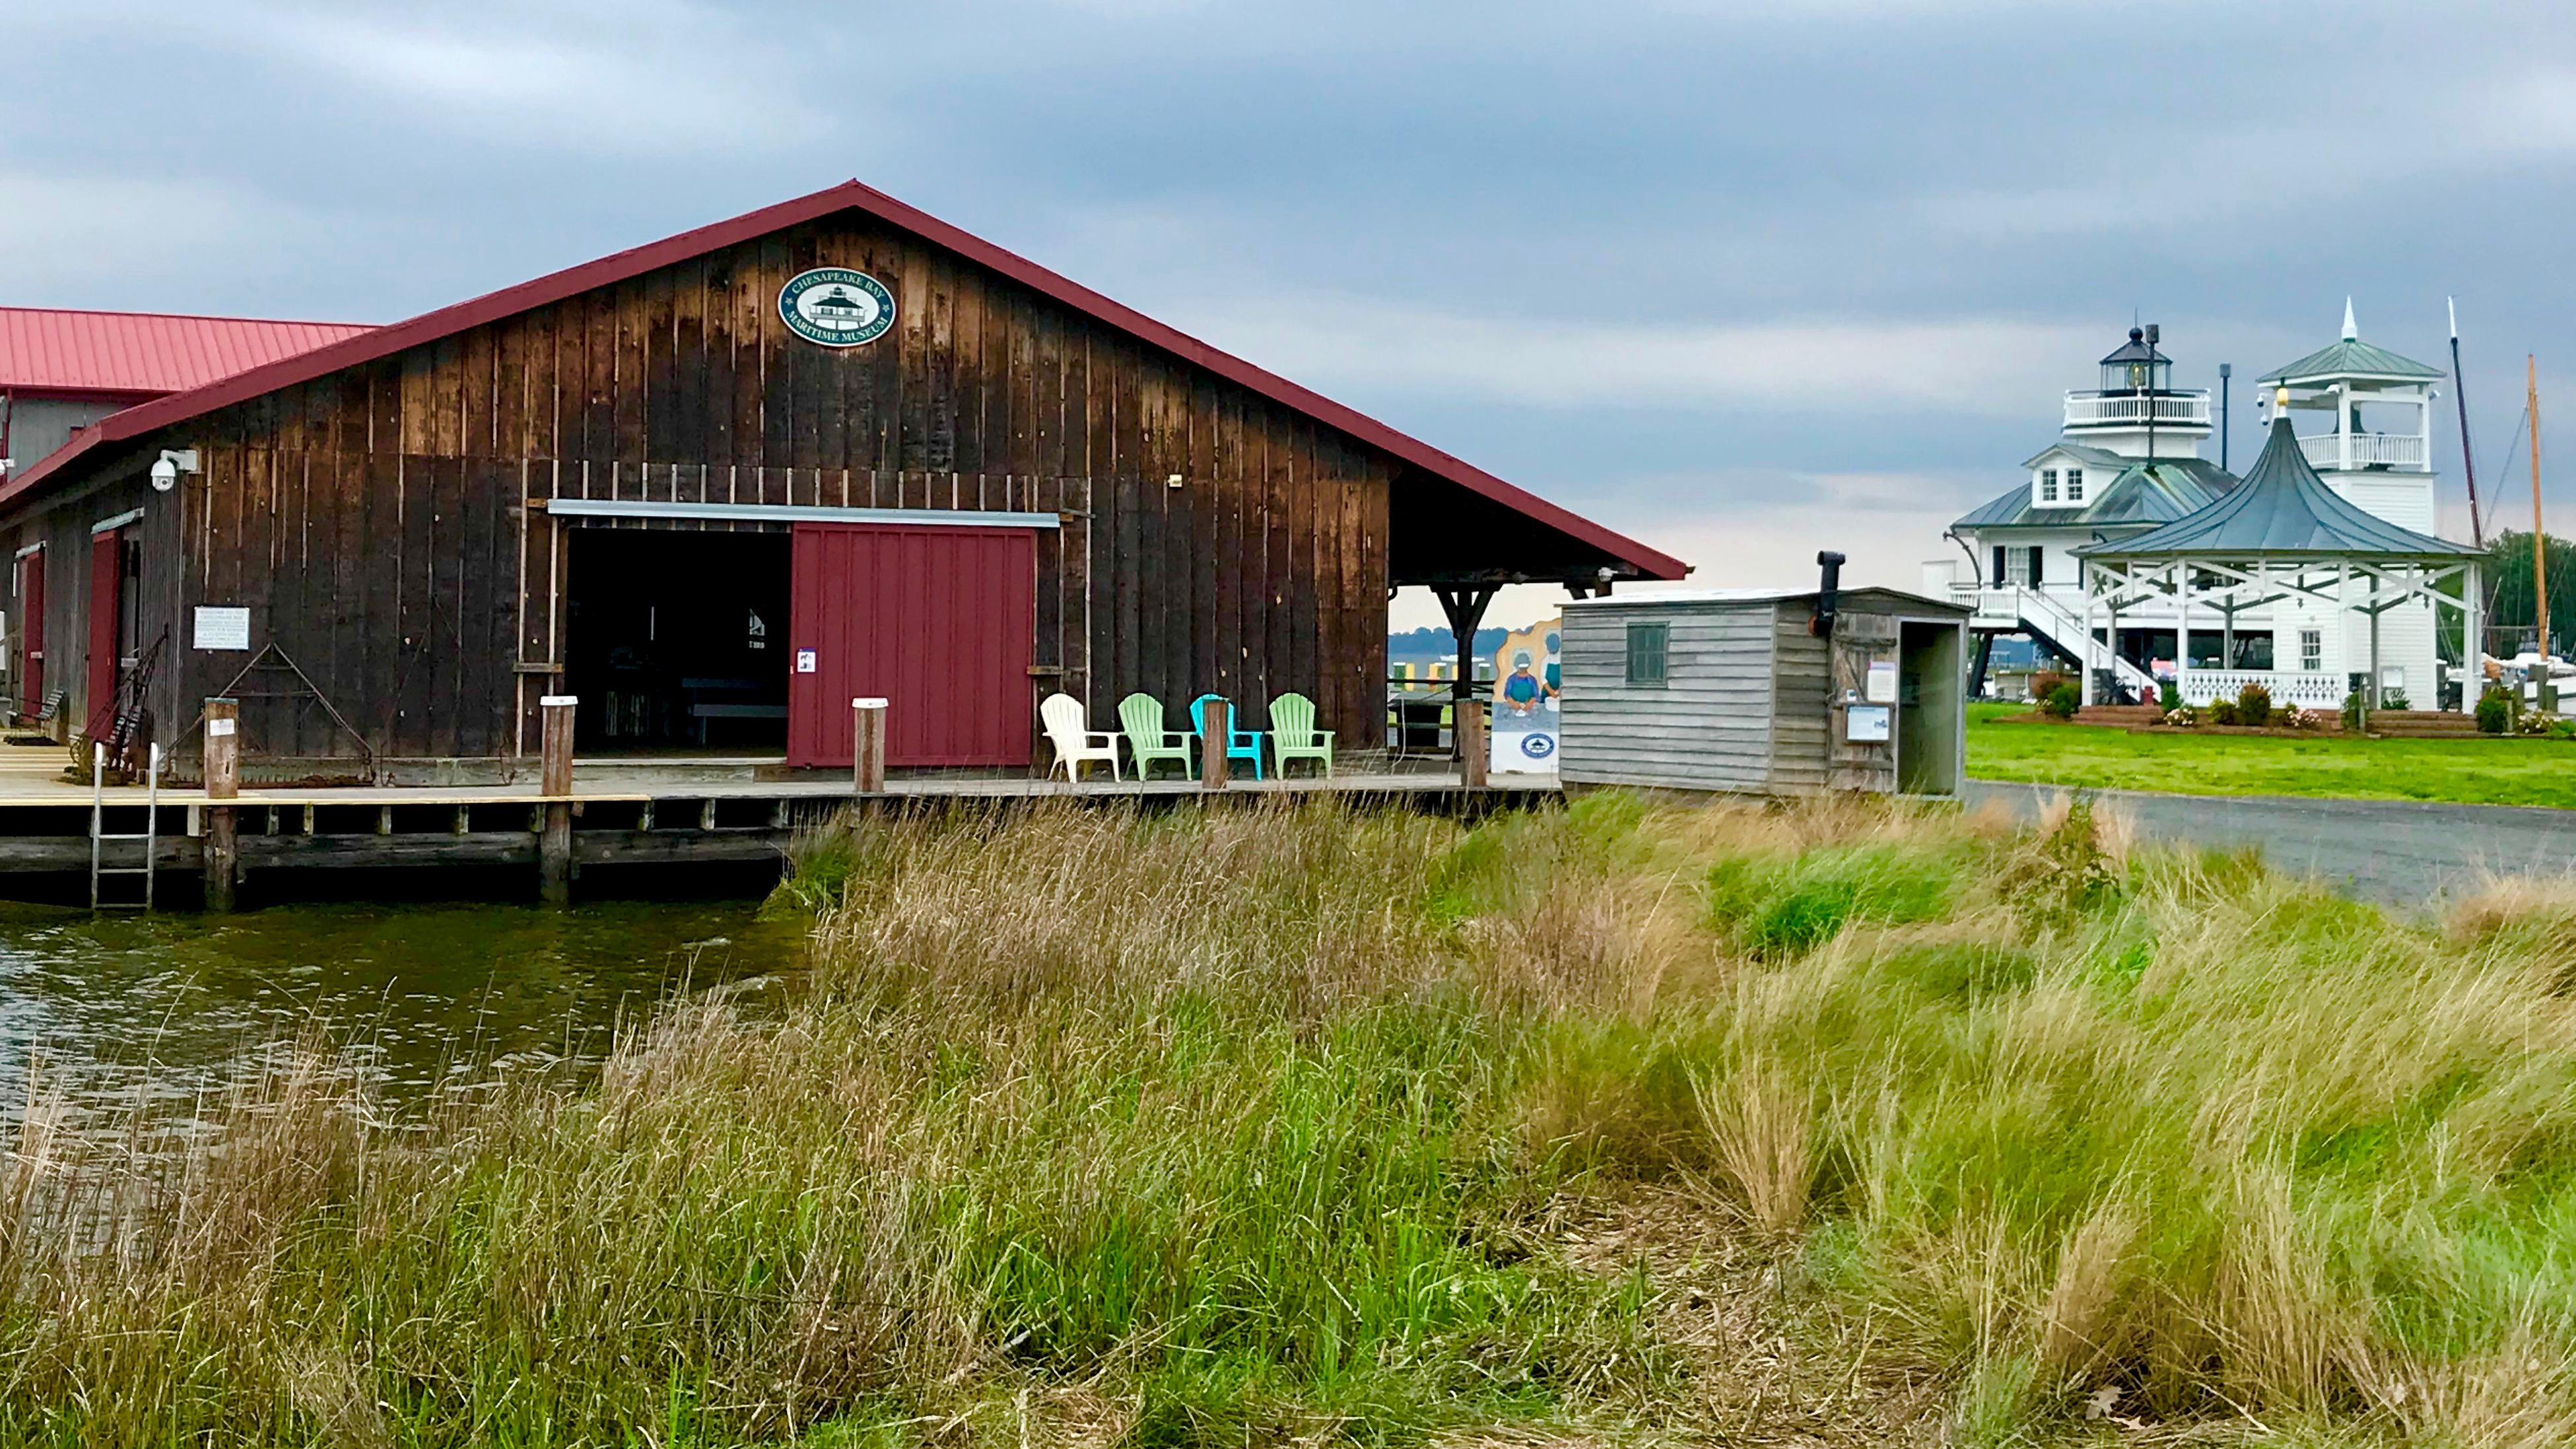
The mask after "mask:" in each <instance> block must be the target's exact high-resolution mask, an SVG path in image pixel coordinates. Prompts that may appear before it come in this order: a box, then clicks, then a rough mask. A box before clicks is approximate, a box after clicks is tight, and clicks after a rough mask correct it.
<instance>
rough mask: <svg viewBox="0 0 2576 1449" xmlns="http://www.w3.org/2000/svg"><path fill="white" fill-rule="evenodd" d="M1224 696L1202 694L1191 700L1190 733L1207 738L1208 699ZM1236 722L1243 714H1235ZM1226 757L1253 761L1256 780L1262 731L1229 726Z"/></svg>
mask: <svg viewBox="0 0 2576 1449" xmlns="http://www.w3.org/2000/svg"><path fill="white" fill-rule="evenodd" d="M1224 698H1225V696H1224V695H1222V694H1202V695H1200V696H1199V697H1198V698H1196V699H1194V700H1191V701H1190V733H1192V734H1194V735H1196V736H1198V737H1199V738H1200V739H1203V740H1204V739H1206V738H1207V707H1208V701H1209V700H1211V699H1215V700H1222V699H1224ZM1235 722H1236V723H1241V722H1242V716H1241V715H1237V716H1235ZM1225 757H1226V758H1227V759H1229V760H1250V761H1251V762H1252V778H1254V779H1256V780H1258V779H1260V778H1261V731H1259V730H1239V729H1232V728H1229V729H1228V730H1227V731H1226V740H1225Z"/></svg>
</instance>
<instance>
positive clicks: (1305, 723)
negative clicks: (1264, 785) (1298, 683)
mask: <svg viewBox="0 0 2576 1449" xmlns="http://www.w3.org/2000/svg"><path fill="white" fill-rule="evenodd" d="M1270 758H1271V759H1272V761H1274V762H1275V764H1276V767H1277V769H1278V771H1279V778H1280V779H1283V780H1285V779H1287V778H1288V762H1289V761H1290V760H1313V761H1315V762H1316V763H1317V764H1320V765H1322V766H1323V767H1324V774H1325V775H1326V777H1328V778H1329V777H1330V776H1331V775H1332V773H1333V732H1332V731H1331V730H1319V729H1317V728H1315V702H1314V701H1313V700H1311V699H1308V698H1307V697H1306V696H1304V695H1302V694H1283V695H1281V696H1279V697H1278V698H1277V699H1274V700H1272V701H1270Z"/></svg>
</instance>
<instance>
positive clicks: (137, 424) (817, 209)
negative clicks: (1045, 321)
mask: <svg viewBox="0 0 2576 1449" xmlns="http://www.w3.org/2000/svg"><path fill="white" fill-rule="evenodd" d="M840 211H862V212H865V213H867V214H868V215H870V216H873V217H875V218H877V219H878V220H879V221H883V222H885V223H887V224H888V225H890V226H895V227H900V228H902V229H903V230H905V231H908V232H911V233H912V234H913V235H915V236H918V237H920V238H921V239H923V240H924V241H928V242H931V243H933V244H934V245H937V246H942V247H945V248H947V249H948V250H950V251H952V252H955V253H957V254H958V255H960V256H963V257H965V258H967V259H968V260H969V261H973V262H977V263H980V264H982V265H984V266H987V267H990V268H992V269H993V270H994V271H997V272H1000V273H1001V274H1002V275H1004V276H1006V277H1009V278H1011V279H1012V280H1013V281H1016V282H1018V283H1020V284H1021V285H1023V286H1026V287H1029V288H1031V289H1032V290H1034V291H1037V292H1040V293H1043V294H1044V295H1046V296H1048V297H1052V298H1054V299H1055V300H1056V301H1058V302H1061V303H1063V304H1064V305H1066V306H1068V307H1072V308H1074V309H1076V310H1077V311H1080V312H1083V313H1086V314H1088V315H1089V316H1091V317H1094V318H1096V319H1098V320H1099V321H1101V322H1103V323H1106V324H1108V325H1109V326H1112V327H1116V328H1118V329H1119V330H1121V331H1123V332H1126V333H1128V334H1129V335H1131V336H1133V337H1135V338H1137V339H1138V340H1140V341H1143V342H1147V343H1151V344H1152V345H1154V346H1156V347H1159V348H1161V349H1163V350H1164V351H1166V352H1169V353H1172V354H1173V355H1175V356H1177V357H1179V358H1181V359H1182V360H1184V361H1187V362H1193V363H1196V364H1198V365H1199V366H1201V367H1204V368H1206V369H1207V370H1208V371H1210V372H1213V373H1215V374H1217V375H1218V376H1219V377H1223V378H1226V379H1228V380H1230V381H1232V382H1235V383H1238V384H1240V385H1242V386H1244V387H1246V388H1249V389H1251V390H1252V391H1254V392H1256V393H1259V394H1261V395H1262V396H1264V397H1267V398H1269V399H1271V400H1272V401H1273V402H1277V403H1279V404H1281V405H1283V406H1286V407H1291V408H1295V409H1296V410H1297V411H1299V412H1302V413H1304V414H1306V415H1307V416H1308V417H1311V418H1313V419H1315V420H1316V421H1317V422H1320V423H1324V424H1326V425H1328V426H1331V427H1334V428H1337V429H1339V430H1341V431H1342V432H1344V433H1347V434H1349V435H1350V436H1352V437H1354V438H1356V439H1358V440H1359V441H1361V442H1363V443H1366V444H1368V445H1369V446H1371V447H1374V448H1377V449H1380V450H1382V451H1384V452H1386V453H1388V454H1390V455H1392V456H1394V457H1396V458H1398V459H1400V460H1402V461H1404V462H1406V463H1410V464H1412V465H1413V466H1414V467H1417V468H1420V469H1422V470H1423V471H1424V472H1426V473H1430V474H1433V475H1435V476H1437V477H1439V478H1442V479H1445V480H1447V481H1449V482H1452V483H1455V484H1457V485H1459V486H1460V487H1463V488H1466V489H1467V490H1469V491H1470V492H1473V493H1477V494H1480V495H1482V496H1484V497H1486V498H1490V499H1492V500H1493V501H1495V502H1497V503H1500V504H1502V505H1503V506H1505V507H1507V508H1510V509H1512V510H1513V511H1514V512H1517V513H1520V514H1523V515H1525V516H1527V517H1529V518H1533V519H1536V520H1538V521H1539V522H1541V523H1544V524H1546V525H1547V526H1548V527H1550V528H1554V529H1556V530H1557V531H1558V532H1560V533H1564V534H1566V535H1568V536H1570V537H1573V538H1577V539H1580V540H1582V541H1583V542H1584V543H1587V544H1589V545H1591V546H1592V547H1594V548H1597V549H1600V550H1601V551H1602V552H1604V553H1607V554H1609V555H1610V556H1611V557H1613V558H1616V559H1619V560H1621V561H1623V562H1625V563H1627V564H1628V565H1629V566H1630V567H1632V568H1635V569H1636V570H1637V571H1638V572H1639V573H1640V574H1641V575H1643V576H1644V577H1646V578H1650V579H1679V578H1683V577H1685V576H1687V575H1688V574H1689V572H1690V567H1689V565H1687V564H1685V563H1683V562H1682V561H1681V560H1680V559H1677V558H1674V557H1673V556H1671V555H1670V554H1666V553H1662V552H1659V551H1657V550H1655V549H1651V548H1648V547H1646V546H1645V545H1644V544H1642V543H1639V542H1637V541H1636V540H1635V539H1632V538H1629V537H1626V536H1625V535H1623V534H1619V533H1615V532H1612V531H1611V530H1609V529H1607V528H1603V527H1602V526H1601V525H1599V524H1597V523H1594V522H1593V521H1591V520H1590V519H1588V518H1584V517H1581V516H1580V515H1577V514H1574V513H1570V512H1568V511H1566V510H1565V509H1562V508H1559V507H1557V506H1556V505H1555V504H1553V503H1550V502H1548V501H1547V500H1546V499H1544V498H1541V497H1539V496H1538V495H1536V494H1534V493H1530V492H1528V491H1527V490H1525V489H1521V488H1516V487H1514V486H1512V485H1511V484H1509V483H1506V482H1504V481H1503V480H1502V479H1500V478H1497V477H1495V476H1494V475H1493V474H1491V473H1488V472H1486V471H1485V470H1483V469H1482V468H1478V467H1475V466H1474V465H1472V464H1469V463H1467V462H1464V461H1462V460H1460V459H1458V458H1453V457H1451V456H1450V455H1449V454H1447V453H1444V452H1442V451H1440V450H1439V449H1437V448H1434V447H1432V446H1431V445H1430V444H1428V443H1425V442H1422V441H1421V440H1420V439H1417V438H1413V437H1410V436H1407V435H1406V434H1403V433H1399V432H1397V431H1396V430H1395V429H1393V428H1390V427H1388V426H1387V425H1386V424H1384V423H1381V422H1379V421H1377V420H1376V419H1375V418H1371V417H1368V416H1366V415H1364V414H1362V413H1359V412H1356V411H1354V410H1352V409H1350V408H1347V407H1344V406H1342V405H1341V404H1340V403H1337V402H1334V401H1333V400H1332V399H1330V398H1328V397H1325V396H1323V395H1322V394H1320V393H1316V392H1313V391H1310V390H1308V389H1306V388H1303V387H1300V386H1298V385H1297V384H1295V383H1293V382H1290V381H1289V380H1287V379H1286V378H1284V377H1281V376H1279V375H1277V374H1276V373H1272V372H1268V371H1266V370H1264V369H1262V368H1259V367H1255V366H1253V365H1252V364H1251V363H1249V362H1246V361H1244V360H1243V359H1242V358H1239V357H1236V356H1234V355H1233V354H1232V353H1228V352H1222V351H1219V350H1218V349H1216V348H1214V347H1210V346H1209V345H1207V344H1206V343H1204V342H1201V341H1199V340H1198V339H1197V338H1195V337H1191V336H1189V335H1188V334H1186V333H1183V332H1180V331H1178V330H1176V329H1174V328H1171V327H1167V326H1165V325H1163V324H1162V323H1160V322H1157V321H1155V320H1154V319H1153V318H1151V317H1148V316H1146V315H1145V314H1144V313H1142V312H1139V311H1137V310H1135V309H1134V308H1132V307H1128V306H1124V305H1122V304H1120V303H1118V302H1114V301H1111V300H1110V299H1109V298H1107V297H1104V296H1102V295H1101V294H1100V293H1098V292H1095V291H1093V290H1091V289H1090V288H1089V287H1086V286H1083V285H1082V284H1081V283H1079V282H1075V281H1072V280H1070V279H1069V278H1066V277H1063V276H1060V275H1058V274H1057V273H1055V272H1052V271H1049V270H1048V269H1046V268H1045V267H1042V266H1039V265H1038V264H1037V263H1035V262H1033V261H1030V260H1028V259H1027V258H1026V257H1022V256H1020V255H1018V254H1017V253H1014V252H1009V251H1005V250H1003V249H1002V248H1000V247H997V246H995V245H993V244H992V243H991V242H988V241H985V240H984V239H983V238H981V237H978V236H974V235H971V234H970V233H967V232H964V231H960V230H959V229H957V228H956V227H953V226H950V225H949V224H948V223H946V222H944V221H941V220H940V219H939V218H937V217H935V216H932V215H931V214H929V213H928V212H925V211H921V210H918V209H916V208H914V207H910V206H906V205H905V204H904V203H902V202H900V201H897V200H895V199H894V198H893V197H891V196H888V195H886V194H885V193H884V192H882V191H879V190H877V189H876V188H875V187H872V186H868V185H865V184H864V183H862V182H859V181H856V180H851V181H845V182H842V183H841V184H840V185H838V186H834V187H829V188H826V189H824V190H822V191H817V192H813V193H811V194H810V195H806V196H800V197H797V198H796V199H795V200H793V201H782V202H780V203H778V204H777V205H775V206H765V207H762V208H761V209H760V210H758V211H751V212H745V213H744V214H742V215H741V216H737V217H735V218H733V219H732V220H730V221H720V222H716V223H714V224H713V225H711V226H702V227H699V228H697V229H696V230H694V231H684V232H681V233H680V234H679V235H677V236H672V237H665V238H663V239H662V240H660V241H657V242H649V243H647V244H645V245H643V246H640V247H630V248H628V249H627V250H625V251H622V252H617V253H615V254H613V255H610V256H605V257H601V258H600V259H599V260H597V261H594V262H584V263H582V264H581V265H580V266H577V267H567V268H565V269H564V270H562V271H560V272H554V273H551V274H549V275H546V276H543V277H538V278H536V279H535V280H533V281H527V282H521V283H519V284H518V285H517V286H514V287H504V288H502V289H501V290H500V291H497V292H491V293H487V294H485V295H484V296H480V297H476V298H473V299H471V300H469V301H464V302H458V303H456V304H454V305H453V306H448V307H441V308H439V309H438V310H437V311H435V312H424V313H422V314H421V315H420V316H417V317H414V318H412V319H411V320H409V321H407V322H395V323H390V324H388V325H386V326H383V327H376V328H371V329H368V330H365V331H362V332H360V333H358V334H357V335H355V336H352V337H347V338H344V339H342V340H340V341H337V342H332V343H330V344H327V345H325V346H322V347H319V348H316V349H314V350H313V351H310V352H304V353H299V354H297V355H295V356H292V357H287V358H282V359H280V360H278V361H275V362H271V363H268V364H266V365H264V366H260V367H254V368H252V369H250V370H249V371H247V372H239V373H235V374H233V375H232V376H230V377H226V378H222V379H220V380H218V381H214V382H209V383H207V384H205V385H203V386H200V387H196V388H192V389H191V390H189V391H186V392H180V393H173V394H171V395H170V396H167V397H162V398H156V399H154V400H152V401H150V402H147V403H142V404H139V405H137V406H135V407H130V408H127V409H126V410H125V411H123V412H121V413H117V414H115V415H113V416H111V417H108V418H105V419H103V420H101V421H100V422H98V423H96V424H93V425H92V426H90V427H87V428H83V429H81V430H80V431H79V432H77V433H74V434H73V435H72V440H71V441H70V442H69V443H66V444H64V445H63V446H62V447H60V448H57V449H55V450H54V451H53V452H52V453H50V454H48V455H47V456H46V457H44V458H43V459H42V460H40V461H38V462H37V464H36V465H35V466H34V467H32V468H30V469H28V470H27V471H26V472H25V473H23V474H21V475H19V476H18V477H17V478H16V479H14V480H12V481H11V482H10V483H9V484H8V485H7V486H5V487H0V503H6V502H8V501H10V500H11V499H13V498H16V497H18V496H19V495H20V494H23V493H25V492H26V491H27V490H29V489H31V488H33V487H35V486H36V485H37V484H39V483H41V482H43V481H44V480H45V479H46V478H48V477H51V476H52V475H54V474H55V473H58V472H61V471H62V470H63V469H64V468H65V467H66V466H68V465H69V464H70V463H72V462H73V461H74V460H75V459H77V458H79V457H80V456H81V455H82V454H83V453H86V452H88V451H89V450H90V449H91V448H94V447H96V446H98V445H99V444H101V443H107V442H119V441H123V440H125V439H129V438H136V437H140V436H142V435H143V434H145V433H148V432H151V431H153V430H154V429H156V428H165V427H168V426H170V425H171V424H173V423H179V422H184V421H186V420H188V419H190V418H193V417H197V416H199V415H201V414H204V413H209V412H213V411H214V410H216V409H217V408H223V407H229V406H231V405H232V404H234V403H237V402H242V401H244V400H246V399H249V398H254V397H258V396H260V395H261V394H263V393H268V392H274V391H276V390H277V389H279V388H283V387H292V386H294V385H295V384H297V383H300V382H309V381H311V380H312V379H314V378H317V377H321V376H323V375H324V374H326V373H332V372H337V371H339V370H340V369H342V368H345V367H353V366H356V365H358V364H360V363H365V362H373V361H375V360H376V359H378V358H382V357H389V356H391V355H393V354H394V353H397V352H400V351H402V350H404V349H405V348H409V347H416V346H418V345H420V344H421V343H424V342H434V341H436V340H438V339H440V338H442V337H449V336H453V335H455V334H456V333H459V332H464V331H467V330H469V329H471V328H475V327H480V326H482V325H483V324H485V323H487V322H496V321H499V320H501V319H502V318H504V317H511V316H515V315H517V314H519V313H521V312H525V311H529V310H531V309H533V308H537V307H543V306H546V305H547V304H549V303H553V302H559V301H562V300H563V299H564V298H566V297H572V296H577V295H579V294H581V293H583V292H588V291H593V290H595V289H597V288H600V287H605V286H609V285H612V284H614V283H617V282H622V281H624V280H626V279H627V278H629V277H636V276H641V275H643V274H644V273H646V272H650V271H654V270H656V269H658V268H662V267H667V266H670V265H672V264H674V263H677V262H684V261H687V260H689V259H690V258H692V257H698V256H704V255H706V254H707V253H709V252H714V251H721V250H722V249H724V248H726V247H729V246H733V245H736V244H737V243H740V242H745V241H750V240H752V239H753V238H755V237H762V236H766V235H768V234H769V233H771V232H774V231H779V230H783V229H784V228H787V227H791V226H796V225H799V224H801V223H803V222H808V221H812V220H815V219H816V218H818V217H825V216H830V215H832V214H833V213H835V212H840Z"/></svg>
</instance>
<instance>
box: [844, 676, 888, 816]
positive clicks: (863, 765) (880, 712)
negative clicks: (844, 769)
mask: <svg viewBox="0 0 2576 1449" xmlns="http://www.w3.org/2000/svg"><path fill="white" fill-rule="evenodd" d="M850 708H851V710H852V711H854V712H855V714H856V716H857V717H856V719H855V720H854V721H853V724H854V726H855V727H856V730H857V735H856V743H855V745H854V747H853V749H852V751H851V755H850V778H851V785H852V787H853V788H855V789H856V790H857V791H858V792H859V793H860V794H862V795H882V794H884V793H885V761H886V702H885V701H884V700H882V699H854V700H851V701H850Z"/></svg>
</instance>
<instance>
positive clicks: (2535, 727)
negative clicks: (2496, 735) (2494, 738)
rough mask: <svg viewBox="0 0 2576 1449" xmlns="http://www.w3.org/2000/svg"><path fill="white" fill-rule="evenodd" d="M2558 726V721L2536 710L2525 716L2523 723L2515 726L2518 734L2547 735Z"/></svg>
mask: <svg viewBox="0 0 2576 1449" xmlns="http://www.w3.org/2000/svg"><path fill="white" fill-rule="evenodd" d="M2556 724H2557V721H2555V720H2553V719H2551V718H2550V717H2549V716H2547V715H2545V714H2542V713H2541V712H2540V711H2538V710H2536V709H2535V710H2531V711H2529V712H2527V713H2525V714H2524V715H2523V717H2522V719H2521V721H2520V722H2519V723H2517V724H2515V726H2514V731H2515V733H2517V734H2526V735H2545V734H2548V733H2549V732H2550V731H2551V729H2552V728H2554V727H2555V726H2556Z"/></svg>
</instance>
